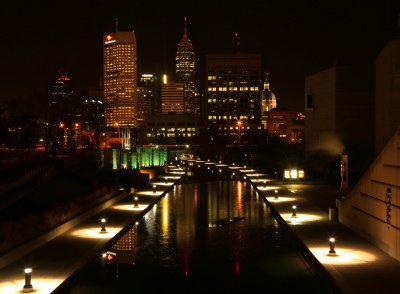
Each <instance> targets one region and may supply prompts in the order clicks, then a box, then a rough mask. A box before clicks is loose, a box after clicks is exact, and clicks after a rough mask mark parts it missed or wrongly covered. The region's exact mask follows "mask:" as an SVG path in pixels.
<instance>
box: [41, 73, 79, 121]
mask: <svg viewBox="0 0 400 294" xmlns="http://www.w3.org/2000/svg"><path fill="white" fill-rule="evenodd" d="M49 95H50V103H49V113H48V122H49V123H50V124H52V125H59V124H60V123H63V124H65V125H67V124H72V123H75V120H76V111H77V105H74V101H73V95H74V91H73V89H72V85H71V79H70V78H69V77H68V76H67V75H66V74H60V75H59V76H58V78H57V79H56V80H55V82H54V84H53V85H52V86H51V88H50V93H49Z"/></svg>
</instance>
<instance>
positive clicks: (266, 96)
mask: <svg viewBox="0 0 400 294" xmlns="http://www.w3.org/2000/svg"><path fill="white" fill-rule="evenodd" d="M276 107H277V103H276V97H275V94H274V92H272V91H271V90H270V88H269V73H267V74H266V77H265V81H264V88H263V89H262V91H261V122H262V125H263V128H264V129H265V130H266V129H267V128H268V114H269V112H270V111H271V110H272V109H274V108H276Z"/></svg>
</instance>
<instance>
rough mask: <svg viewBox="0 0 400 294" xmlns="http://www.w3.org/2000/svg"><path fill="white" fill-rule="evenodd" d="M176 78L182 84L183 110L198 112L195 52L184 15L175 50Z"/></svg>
mask: <svg viewBox="0 0 400 294" xmlns="http://www.w3.org/2000/svg"><path fill="white" fill-rule="evenodd" d="M176 79H177V82H179V83H183V84H184V89H185V94H184V96H185V97H184V107H183V108H184V112H185V113H196V114H198V113H199V111H200V105H199V103H198V102H197V101H196V98H197V96H196V95H195V54H194V50H193V45H192V43H191V42H190V40H189V38H188V35H187V31H186V17H185V27H184V32H183V36H182V39H181V41H180V42H179V43H178V46H177V50H176Z"/></svg>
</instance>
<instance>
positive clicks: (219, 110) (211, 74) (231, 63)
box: [205, 53, 262, 138]
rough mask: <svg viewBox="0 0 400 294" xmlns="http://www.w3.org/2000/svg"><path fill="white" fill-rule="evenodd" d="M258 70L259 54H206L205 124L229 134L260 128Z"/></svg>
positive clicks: (259, 66) (221, 133) (259, 69)
mask: <svg viewBox="0 0 400 294" xmlns="http://www.w3.org/2000/svg"><path fill="white" fill-rule="evenodd" d="M260 72H261V56H260V55H259V54H239V53H236V54H219V55H216V54H212V55H207V56H206V87H205V89H206V91H205V102H206V107H205V108H206V117H207V127H208V128H213V129H215V130H217V131H218V133H219V135H223V136H229V137H231V138H235V137H237V134H238V132H240V133H241V135H244V134H245V133H246V132H247V131H248V130H261V129H262V125H261V101H260V100H261V97H260V91H261V89H260V80H261V79H260ZM238 128H240V129H238Z"/></svg>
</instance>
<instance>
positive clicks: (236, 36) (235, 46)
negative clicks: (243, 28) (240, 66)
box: [232, 33, 240, 53]
mask: <svg viewBox="0 0 400 294" xmlns="http://www.w3.org/2000/svg"><path fill="white" fill-rule="evenodd" d="M232 43H233V50H234V52H235V53H239V47H240V35H239V33H234V34H233V40H232Z"/></svg>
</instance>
